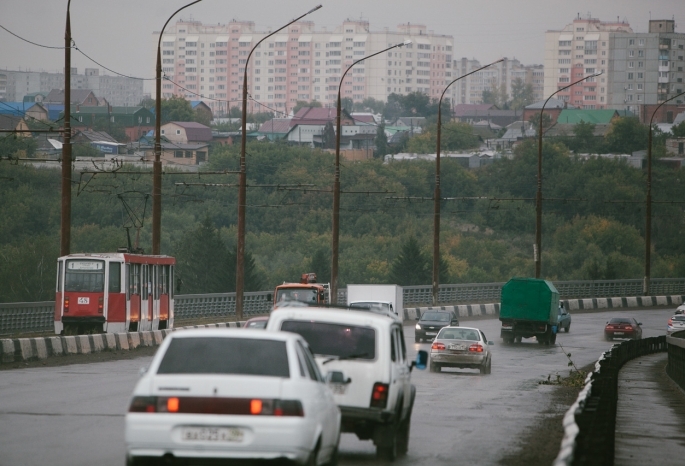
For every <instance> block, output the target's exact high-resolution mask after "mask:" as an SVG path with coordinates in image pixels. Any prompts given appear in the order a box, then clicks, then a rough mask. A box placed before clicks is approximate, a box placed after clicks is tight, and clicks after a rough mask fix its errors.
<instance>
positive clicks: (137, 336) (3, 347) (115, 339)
mask: <svg viewBox="0 0 685 466" xmlns="http://www.w3.org/2000/svg"><path fill="white" fill-rule="evenodd" d="M244 323H245V322H222V323H219V324H206V325H191V326H188V327H178V328H174V329H164V330H151V331H146V332H129V333H98V334H94V335H74V336H58V335H55V336H54V337H38V338H15V339H4V340H0V364H8V363H14V362H20V361H31V360H36V359H47V358H50V357H54V356H66V355H71V354H89V353H99V352H101V351H128V350H132V349H136V348H138V347H149V346H159V345H161V344H162V341H164V338H165V337H166V336H167V335H169V334H170V333H171V332H173V331H175V330H183V329H191V328H192V329H194V328H223V327H232V328H240V327H242V326H243V324H244Z"/></svg>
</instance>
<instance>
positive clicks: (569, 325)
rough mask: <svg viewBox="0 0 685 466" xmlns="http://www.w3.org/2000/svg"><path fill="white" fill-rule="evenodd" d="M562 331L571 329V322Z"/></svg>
mask: <svg viewBox="0 0 685 466" xmlns="http://www.w3.org/2000/svg"><path fill="white" fill-rule="evenodd" d="M564 331H565V332H566V333H568V332H570V331H571V324H568V325H567V326H566V328H565V329H564Z"/></svg>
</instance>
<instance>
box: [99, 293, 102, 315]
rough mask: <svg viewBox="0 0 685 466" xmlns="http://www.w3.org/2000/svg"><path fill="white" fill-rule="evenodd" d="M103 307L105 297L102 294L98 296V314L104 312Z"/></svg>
mask: <svg viewBox="0 0 685 466" xmlns="http://www.w3.org/2000/svg"><path fill="white" fill-rule="evenodd" d="M102 307H103V297H102V296H100V297H99V298H98V314H102Z"/></svg>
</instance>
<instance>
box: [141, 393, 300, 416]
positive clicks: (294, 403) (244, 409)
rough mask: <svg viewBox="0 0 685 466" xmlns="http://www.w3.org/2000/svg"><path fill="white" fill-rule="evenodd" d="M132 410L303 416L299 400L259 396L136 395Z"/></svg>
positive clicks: (144, 411)
mask: <svg viewBox="0 0 685 466" xmlns="http://www.w3.org/2000/svg"><path fill="white" fill-rule="evenodd" d="M128 412H129V413H184V414H234V415H245V416H249V415H253V416H299V417H302V416H304V410H303V409H302V403H301V402H300V401H299V400H273V399H258V398H200V397H190V396H188V397H176V396H172V397H163V396H160V397H157V396H136V397H133V400H132V401H131V406H130V407H129V409H128Z"/></svg>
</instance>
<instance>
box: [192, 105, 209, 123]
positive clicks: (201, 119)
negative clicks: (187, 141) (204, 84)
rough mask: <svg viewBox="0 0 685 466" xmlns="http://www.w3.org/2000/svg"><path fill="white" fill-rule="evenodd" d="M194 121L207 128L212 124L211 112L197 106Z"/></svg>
mask: <svg viewBox="0 0 685 466" xmlns="http://www.w3.org/2000/svg"><path fill="white" fill-rule="evenodd" d="M194 112H195V117H194V121H196V122H198V123H200V124H202V125H205V126H209V125H210V124H211V123H212V112H211V111H209V110H207V109H206V108H204V107H201V106H198V107H197V108H196V109H195V110H194Z"/></svg>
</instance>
